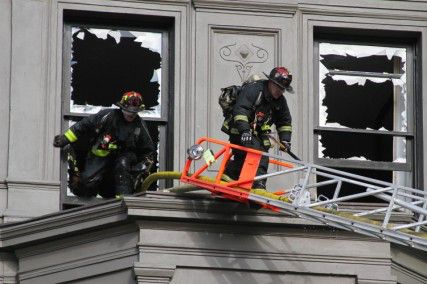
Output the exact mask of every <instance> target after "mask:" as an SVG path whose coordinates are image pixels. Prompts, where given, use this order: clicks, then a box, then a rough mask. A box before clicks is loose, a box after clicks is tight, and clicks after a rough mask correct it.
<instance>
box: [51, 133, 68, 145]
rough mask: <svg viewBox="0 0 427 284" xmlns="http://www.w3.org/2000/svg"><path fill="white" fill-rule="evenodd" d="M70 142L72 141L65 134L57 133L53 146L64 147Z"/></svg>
mask: <svg viewBox="0 0 427 284" xmlns="http://www.w3.org/2000/svg"><path fill="white" fill-rule="evenodd" d="M68 144H70V141H68V139H67V138H66V137H65V136H64V135H62V134H61V135H56V136H55V138H53V146H54V147H58V148H63V147H65V146H67V145H68Z"/></svg>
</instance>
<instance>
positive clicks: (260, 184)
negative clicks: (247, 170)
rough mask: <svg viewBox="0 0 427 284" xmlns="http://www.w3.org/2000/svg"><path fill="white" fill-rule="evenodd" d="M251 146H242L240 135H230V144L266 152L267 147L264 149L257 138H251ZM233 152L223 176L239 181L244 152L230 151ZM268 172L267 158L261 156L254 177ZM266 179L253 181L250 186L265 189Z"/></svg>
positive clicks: (244, 156)
mask: <svg viewBox="0 0 427 284" xmlns="http://www.w3.org/2000/svg"><path fill="white" fill-rule="evenodd" d="M252 141H253V142H252V144H251V145H242V144H241V142H240V135H230V143H232V144H237V145H240V146H244V147H247V148H252V149H256V150H260V151H263V152H268V149H269V148H267V147H265V146H264V145H263V143H262V141H261V139H260V138H259V137H257V136H253V139H252ZM232 152H233V158H232V159H230V160H229V161H228V164H227V166H226V168H225V174H226V175H228V176H229V177H231V178H232V179H234V180H237V179H239V176H240V171H241V169H242V167H243V163H244V161H245V158H246V152H244V151H240V150H235V149H233V150H232ZM267 170H268V157H266V156H263V157H261V161H260V163H259V167H258V170H257V173H256V175H257V176H259V175H264V174H266V173H267ZM266 181H267V180H266V179H263V180H258V181H255V182H254V184H253V185H252V187H253V188H262V189H265V184H266Z"/></svg>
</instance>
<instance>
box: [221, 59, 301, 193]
mask: <svg viewBox="0 0 427 284" xmlns="http://www.w3.org/2000/svg"><path fill="white" fill-rule="evenodd" d="M264 74H265V73H264ZM265 75H266V76H267V78H268V80H260V81H255V82H252V83H248V84H245V85H243V87H242V90H241V92H240V94H239V96H238V97H237V101H236V104H235V105H234V107H233V119H232V120H231V121H230V122H229V124H228V125H226V127H227V128H228V131H227V132H228V134H229V136H230V142H231V143H233V144H237V145H241V146H244V147H249V148H252V149H257V150H261V151H264V152H268V150H269V148H270V147H271V143H270V139H269V138H268V134H269V133H270V132H271V125H272V124H275V126H276V130H277V132H278V135H279V139H280V142H281V143H282V144H283V145H284V146H285V149H282V150H290V146H291V143H290V142H291V133H292V118H291V114H290V112H289V108H288V104H287V102H286V99H285V97H284V96H283V94H284V92H285V91H288V92H289V93H293V90H292V87H291V86H290V84H291V82H292V75H291V74H290V73H289V71H288V70H287V69H286V68H284V67H276V68H273V69H272V70H271V72H270V75H269V76H268V75H267V74H265ZM223 127H224V126H223ZM233 154H234V159H233V160H230V161H229V163H228V164H227V167H226V169H225V178H226V179H227V178H231V179H234V180H237V179H238V178H239V175H240V171H241V169H242V166H243V162H244V160H245V157H246V153H245V152H242V151H239V150H233ZM267 169H268V157H266V156H263V157H262V158H261V161H260V164H259V167H258V170H257V176H259V175H263V174H266V173H267ZM253 188H258V189H265V188H266V180H265V179H263V180H258V181H255V182H254V184H253Z"/></svg>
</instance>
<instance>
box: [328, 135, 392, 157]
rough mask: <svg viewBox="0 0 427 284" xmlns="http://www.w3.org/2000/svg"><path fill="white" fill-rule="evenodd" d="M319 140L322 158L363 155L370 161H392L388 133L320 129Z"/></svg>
mask: <svg viewBox="0 0 427 284" xmlns="http://www.w3.org/2000/svg"><path fill="white" fill-rule="evenodd" d="M320 142H321V143H322V146H323V147H324V148H325V149H324V150H323V151H322V153H323V155H324V158H331V159H348V158H350V157H365V158H366V159H368V160H371V161H381V162H393V137H392V136H390V135H378V134H366V133H363V134H362V133H346V132H333V131H322V134H321V137H320Z"/></svg>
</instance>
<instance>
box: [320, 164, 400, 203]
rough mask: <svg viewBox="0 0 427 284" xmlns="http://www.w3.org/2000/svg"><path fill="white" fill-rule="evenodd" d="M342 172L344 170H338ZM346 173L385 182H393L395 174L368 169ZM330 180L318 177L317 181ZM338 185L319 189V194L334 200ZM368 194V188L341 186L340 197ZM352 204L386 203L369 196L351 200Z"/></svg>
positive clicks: (352, 170)
mask: <svg viewBox="0 0 427 284" xmlns="http://www.w3.org/2000/svg"><path fill="white" fill-rule="evenodd" d="M337 170H341V171H342V169H337ZM345 171H346V172H348V173H351V174H356V175H361V176H364V177H369V178H373V179H378V180H382V181H385V182H392V179H393V172H392V171H380V170H367V169H345ZM325 180H328V178H325V177H322V176H319V175H318V176H317V181H318V182H321V181H325ZM335 188H336V184H333V185H326V186H322V187H319V188H317V194H318V195H320V194H323V195H324V196H326V197H327V198H329V199H330V198H332V197H333V195H334V192H335ZM362 192H366V188H365V187H362V186H358V185H353V184H348V183H343V184H342V186H341V190H340V194H339V196H338V197H342V196H347V195H350V194H356V193H362ZM351 202H370V203H373V202H375V203H380V202H384V201H383V200H382V199H379V198H376V197H374V196H368V197H362V198H359V199H355V200H351Z"/></svg>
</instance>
